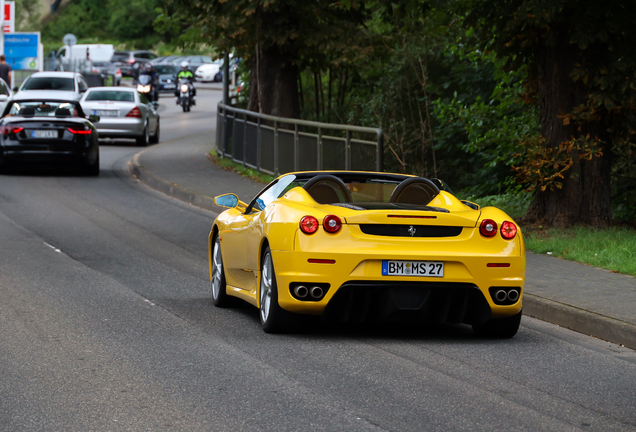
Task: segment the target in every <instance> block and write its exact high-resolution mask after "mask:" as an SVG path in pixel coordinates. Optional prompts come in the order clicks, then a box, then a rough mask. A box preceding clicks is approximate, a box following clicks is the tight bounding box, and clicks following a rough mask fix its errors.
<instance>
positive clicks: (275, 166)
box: [274, 120, 280, 176]
mask: <svg viewBox="0 0 636 432" xmlns="http://www.w3.org/2000/svg"><path fill="white" fill-rule="evenodd" d="M274 175H276V176H278V175H280V173H279V172H278V121H277V120H274Z"/></svg>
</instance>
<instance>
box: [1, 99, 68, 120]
mask: <svg viewBox="0 0 636 432" xmlns="http://www.w3.org/2000/svg"><path fill="white" fill-rule="evenodd" d="M5 112H6V111H5ZM8 115H16V116H37V117H80V114H79V111H78V109H77V107H76V105H75V104H73V103H71V102H53V101H42V102H14V103H13V105H11V110H10V111H9V113H8Z"/></svg>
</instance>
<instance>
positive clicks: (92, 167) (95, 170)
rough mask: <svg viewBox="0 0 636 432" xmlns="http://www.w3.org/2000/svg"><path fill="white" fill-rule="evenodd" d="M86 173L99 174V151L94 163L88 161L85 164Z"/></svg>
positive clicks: (90, 174)
mask: <svg viewBox="0 0 636 432" xmlns="http://www.w3.org/2000/svg"><path fill="white" fill-rule="evenodd" d="M84 175H86V176H89V177H97V176H99V152H98V153H97V158H96V159H95V162H93V163H92V164H91V163H90V162H86V165H85V166H84Z"/></svg>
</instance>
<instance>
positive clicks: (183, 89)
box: [179, 78, 193, 112]
mask: <svg viewBox="0 0 636 432" xmlns="http://www.w3.org/2000/svg"><path fill="white" fill-rule="evenodd" d="M179 105H181V107H182V108H183V112H188V111H190V107H191V106H192V105H193V104H192V83H191V82H190V81H189V80H188V79H187V78H179Z"/></svg>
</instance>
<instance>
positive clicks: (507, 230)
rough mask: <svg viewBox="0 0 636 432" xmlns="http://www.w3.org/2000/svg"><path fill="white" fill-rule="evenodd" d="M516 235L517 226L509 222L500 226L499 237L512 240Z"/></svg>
mask: <svg viewBox="0 0 636 432" xmlns="http://www.w3.org/2000/svg"><path fill="white" fill-rule="evenodd" d="M516 235H517V225H515V224H514V223H512V222H510V221H504V223H502V224H501V236H502V237H503V238H505V239H506V240H512V239H513V238H515V236H516Z"/></svg>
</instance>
